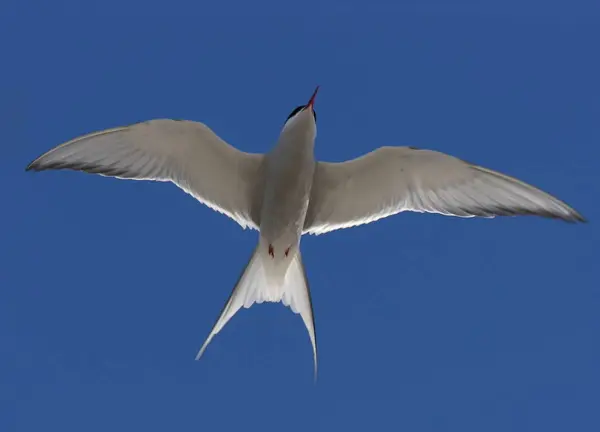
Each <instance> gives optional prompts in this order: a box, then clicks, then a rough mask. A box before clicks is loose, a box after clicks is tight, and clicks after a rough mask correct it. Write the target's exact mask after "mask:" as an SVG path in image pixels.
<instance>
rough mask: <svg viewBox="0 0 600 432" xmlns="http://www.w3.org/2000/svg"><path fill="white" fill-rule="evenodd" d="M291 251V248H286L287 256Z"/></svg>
mask: <svg viewBox="0 0 600 432" xmlns="http://www.w3.org/2000/svg"><path fill="white" fill-rule="evenodd" d="M289 253H290V248H287V249H286V250H285V256H288V254H289Z"/></svg>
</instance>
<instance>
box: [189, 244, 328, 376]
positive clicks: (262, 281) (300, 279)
mask: <svg viewBox="0 0 600 432" xmlns="http://www.w3.org/2000/svg"><path fill="white" fill-rule="evenodd" d="M268 259H271V258H270V257H269V256H268V255H267V254H263V253H261V250H260V248H258V247H257V248H256V249H255V250H254V253H253V254H252V257H251V258H250V261H249V262H248V264H247V265H246V268H245V269H244V271H243V272H242V275H241V276H240V278H239V279H238V282H237V284H236V285H235V288H234V289H233V291H232V293H231V295H230V296H229V299H228V300H227V303H226V304H225V307H224V308H223V310H222V311H221V314H220V315H219V319H217V322H216V323H215V325H214V326H213V328H212V330H211V332H210V334H209V335H208V338H207V339H206V341H205V342H204V345H202V348H200V351H199V352H198V355H197V356H196V360H198V359H199V358H200V357H201V356H202V354H203V353H204V351H205V350H206V347H207V346H208V344H209V343H210V341H211V340H212V338H213V337H214V336H215V335H216V334H217V333H219V331H221V329H222V328H223V327H224V326H225V324H227V322H228V321H229V320H230V319H231V318H232V317H233V316H234V315H235V314H236V313H237V311H239V310H240V309H241V308H242V306H243V307H245V308H249V307H250V306H252V305H253V304H254V303H262V302H264V301H268V302H282V303H283V304H284V305H285V306H289V307H290V309H292V311H293V312H294V313H297V314H300V316H301V317H302V320H303V321H304V325H305V326H306V329H307V330H308V335H309V337H310V341H311V343H312V347H313V358H314V363H315V377H316V373H317V341H316V334H315V323H314V316H313V309H312V302H311V298H310V288H309V286H308V280H307V278H306V271H305V270H304V264H302V257H301V256H300V251H297V253H296V255H295V256H294V257H293V258H291V259H292V262H291V263H290V266H289V267H288V269H287V272H286V273H285V275H284V277H283V278H281V279H280V278H275V279H271V278H269V277H268V276H269V275H268V274H267V273H268V272H267V268H266V266H265V264H270V263H266V262H265V260H268Z"/></svg>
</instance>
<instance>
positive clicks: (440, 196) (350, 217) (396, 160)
mask: <svg viewBox="0 0 600 432" xmlns="http://www.w3.org/2000/svg"><path fill="white" fill-rule="evenodd" d="M403 211H414V212H427V213H439V214H443V215H448V216H460V217H473V216H480V217H494V216H514V215H537V216H543V217H548V218H557V219H562V220H565V221H568V222H578V221H579V222H583V221H585V220H584V218H583V217H582V216H581V215H580V214H579V213H578V212H577V211H575V210H574V209H573V208H571V207H570V206H568V205H567V204H565V203H564V202H563V201H561V200H559V199H558V198H555V197H553V196H552V195H550V194H548V193H546V192H544V191H542V190H540V189H538V188H536V187H534V186H531V185H528V184H526V183H524V182H522V181H520V180H517V179H515V178H513V177H510V176H507V175H504V174H501V173H499V172H496V171H492V170H489V169H486V168H483V167H480V166H477V165H472V164H469V163H467V162H465V161H462V160H460V159H457V158H455V157H453V156H449V155H446V154H444V153H440V152H437V151H433V150H420V149H415V148H412V147H382V148H379V149H377V150H375V151H373V152H371V153H368V154H366V155H364V156H362V157H359V158H357V159H354V160H351V161H347V162H342V163H327V162H318V163H317V167H316V170H315V177H314V183H313V189H312V191H311V198H310V203H309V208H308V213H307V217H306V221H305V225H304V232H305V233H310V234H321V233H325V232H328V231H333V230H336V229H340V228H348V227H351V226H355V225H361V224H365V223H369V222H373V221H376V220H378V219H381V218H384V217H387V216H391V215H394V214H397V213H400V212H403Z"/></svg>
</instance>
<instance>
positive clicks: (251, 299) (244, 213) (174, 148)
mask: <svg viewBox="0 0 600 432" xmlns="http://www.w3.org/2000/svg"><path fill="white" fill-rule="evenodd" d="M318 90H319V87H317V88H316V89H315V91H314V93H313V94H312V96H311V98H310V100H309V101H308V103H307V104H306V105H301V106H298V107H297V108H296V109H294V110H293V111H292V112H291V114H290V115H289V116H288V118H287V120H286V121H285V123H284V125H283V128H282V130H281V132H280V135H279V139H278V141H277V143H276V144H275V145H274V146H273V148H272V149H271V151H270V152H269V153H267V154H264V155H263V154H253V153H245V152H242V151H240V150H237V149H236V148H234V147H232V146H231V145H229V144H228V143H226V142H225V141H223V140H222V139H221V138H219V137H218V136H217V135H216V134H215V133H214V132H213V131H212V130H211V129H210V128H209V127H208V126H206V125H205V124H203V123H199V122H194V121H187V120H171V119H154V120H149V121H145V122H141V123H136V124H133V125H130V126H124V127H117V128H113V129H108V130H103V131H100V132H95V133H91V134H88V135H85V136H81V137H78V138H75V139H73V140H71V141H68V142H66V143H64V144H61V145H59V146H58V147H55V148H54V149H52V150H50V151H48V152H47V153H45V154H43V155H42V156H40V157H39V158H37V159H35V160H34V161H33V162H32V163H31V164H29V166H28V167H27V168H26V169H27V170H33V171H43V170H49V169H71V170H78V171H85V172H88V173H95V174H100V175H103V176H110V177H117V178H122V179H134V180H154V181H170V182H172V183H174V184H175V185H177V186H178V187H180V188H181V189H183V190H184V191H185V192H187V193H188V194H190V195H192V196H193V197H194V198H196V199H197V200H198V201H200V202H201V203H203V204H205V205H207V206H208V207H210V208H211V209H213V210H216V211H218V212H220V213H223V214H225V215H227V216H229V217H230V218H231V219H233V220H234V221H236V222H237V223H238V224H240V225H241V226H242V227H243V228H252V229H255V230H258V231H259V239H258V244H257V246H256V248H255V250H254V252H253V254H252V255H251V257H250V260H249V262H248V264H247V265H246V267H245V269H244V271H243V272H242V274H241V276H240V277H239V279H238V281H237V283H236V285H235V287H234V289H233V291H232V293H231V295H230V296H229V299H228V300H227V302H226V304H225V306H224V308H223V310H222V311H221V314H220V315H219V317H218V319H217V321H216V323H215V324H214V326H213V328H212V330H211V331H210V333H209V335H208V337H207V339H206V341H205V342H204V344H203V345H202V347H201V349H200V351H199V352H198V355H197V356H196V358H197V359H199V358H200V356H202V354H203V353H204V350H205V349H206V347H207V346H208V344H209V343H210V341H211V340H212V339H213V337H214V336H215V335H216V334H217V333H219V331H221V329H223V327H224V326H225V324H226V323H227V322H228V321H229V320H230V319H231V318H232V317H233V316H234V315H235V314H236V313H237V312H238V311H239V310H240V309H241V308H242V307H245V308H249V307H250V306H252V304H254V303H262V302H265V301H266V302H282V303H283V304H284V305H286V306H288V307H290V308H291V309H292V311H293V312H295V313H297V314H300V316H301V318H302V320H303V322H304V325H305V326H306V328H307V330H308V335H309V338H310V341H311V344H312V350H313V360H314V370H315V377H316V370H317V337H316V332H315V322H314V315H313V307H312V301H311V295H310V289H309V284H308V282H307V277H306V272H305V269H304V265H303V263H302V258H301V254H300V239H301V237H302V235H304V234H315V235H318V234H323V233H326V232H329V231H333V230H337V229H341V228H348V227H353V226H356V225H361V224H366V223H370V222H374V221H376V220H378V219H381V218H384V217H387V216H391V215H395V214H397V213H400V212H404V211H413V212H421V213H422V212H427V213H439V214H442V215H448V216H460V217H474V216H479V217H486V218H492V217H494V216H514V215H538V216H542V217H547V218H555V219H561V220H564V221H567V222H585V219H584V218H583V217H582V216H581V215H580V214H579V213H578V212H577V211H575V210H574V209H573V208H571V207H570V206H569V205H567V204H566V203H564V202H563V201H561V200H559V199H558V198H555V197H553V196H552V195H550V194H548V193H546V192H544V191H542V190H540V189H538V188H536V187H534V186H531V185H529V184H527V183H524V182H522V181H520V180H517V179H516V178H513V177H509V176H507V175H505V174H501V173H499V172H497V171H492V170H490V169H487V168H483V167H481V166H478V165H474V164H471V163H468V162H465V161H463V160H461V159H458V158H456V157H453V156H450V155H447V154H444V153H440V152H438V151H434V150H426V149H419V148H415V147H380V148H378V149H376V150H374V151H372V152H370V153H367V154H365V155H363V156H361V157H358V158H356V159H353V160H350V161H346V162H340V163H329V162H320V161H316V160H315V157H314V146H315V138H316V135H317V126H316V122H317V115H316V112H315V108H314V104H315V98H316V96H317V92H318Z"/></svg>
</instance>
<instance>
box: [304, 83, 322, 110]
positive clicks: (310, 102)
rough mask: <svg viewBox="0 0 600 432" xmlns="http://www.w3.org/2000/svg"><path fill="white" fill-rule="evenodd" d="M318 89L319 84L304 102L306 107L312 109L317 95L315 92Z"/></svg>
mask: <svg viewBox="0 0 600 432" xmlns="http://www.w3.org/2000/svg"><path fill="white" fill-rule="evenodd" d="M318 91H319V86H317V88H316V89H315V92H314V93H313V94H312V96H311V97H310V100H309V101H308V103H307V104H306V108H310V109H313V105H314V104H315V98H316V97H317V92H318Z"/></svg>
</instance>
